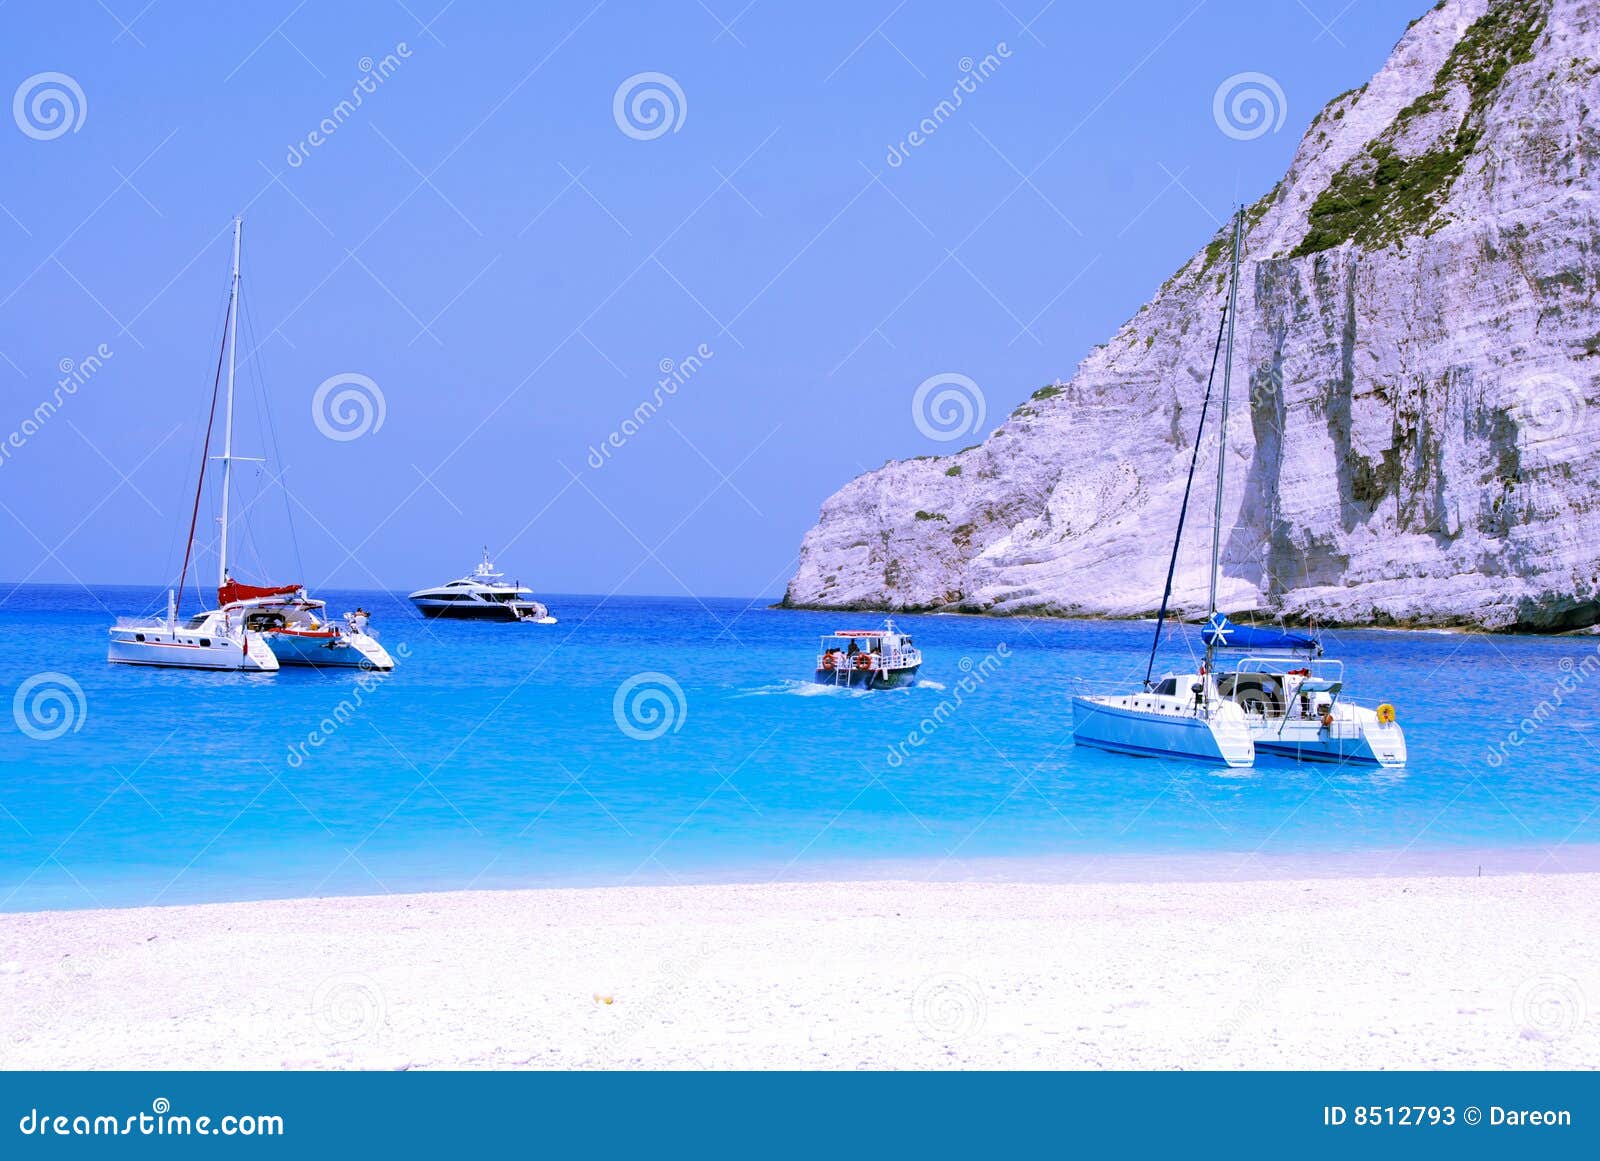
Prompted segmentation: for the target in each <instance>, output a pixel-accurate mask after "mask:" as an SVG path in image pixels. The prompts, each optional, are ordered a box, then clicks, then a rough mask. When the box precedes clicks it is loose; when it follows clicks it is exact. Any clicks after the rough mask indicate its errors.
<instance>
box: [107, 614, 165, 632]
mask: <svg viewBox="0 0 1600 1161" xmlns="http://www.w3.org/2000/svg"><path fill="white" fill-rule="evenodd" d="M116 627H117V628H118V629H165V628H166V627H167V622H166V618H164V617H154V616H138V617H118V618H117V624H116Z"/></svg>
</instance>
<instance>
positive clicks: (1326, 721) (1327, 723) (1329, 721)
mask: <svg viewBox="0 0 1600 1161" xmlns="http://www.w3.org/2000/svg"><path fill="white" fill-rule="evenodd" d="M1322 728H1323V729H1325V730H1331V729H1333V715H1332V714H1330V713H1326V712H1325V713H1323V715H1322Z"/></svg>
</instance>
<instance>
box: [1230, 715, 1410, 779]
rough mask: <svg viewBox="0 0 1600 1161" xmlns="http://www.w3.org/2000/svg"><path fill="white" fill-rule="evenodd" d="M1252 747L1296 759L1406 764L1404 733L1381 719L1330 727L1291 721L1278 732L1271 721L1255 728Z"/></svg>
mask: <svg viewBox="0 0 1600 1161" xmlns="http://www.w3.org/2000/svg"><path fill="white" fill-rule="evenodd" d="M1252 732H1254V733H1255V743H1256V749H1257V750H1258V751H1260V752H1261V753H1264V754H1271V755H1273V756H1274V757H1278V758H1292V759H1294V760H1295V761H1297V762H1336V763H1351V764H1355V765H1367V766H1381V767H1384V768H1385V769H1395V768H1398V767H1401V766H1404V765H1405V764H1406V736H1405V733H1404V732H1403V731H1402V730H1401V729H1400V727H1399V726H1398V725H1395V724H1394V723H1392V722H1391V723H1388V724H1384V723H1382V722H1370V723H1345V722H1338V721H1336V722H1335V723H1334V724H1333V728H1332V729H1323V728H1322V727H1321V726H1319V725H1315V724H1312V723H1305V724H1301V723H1296V722H1291V723H1288V724H1287V725H1285V726H1284V727H1283V729H1282V730H1281V731H1280V730H1279V728H1278V726H1277V725H1276V724H1275V723H1271V722H1269V723H1267V724H1266V725H1265V726H1264V727H1256V728H1255V729H1254V730H1253V731H1252Z"/></svg>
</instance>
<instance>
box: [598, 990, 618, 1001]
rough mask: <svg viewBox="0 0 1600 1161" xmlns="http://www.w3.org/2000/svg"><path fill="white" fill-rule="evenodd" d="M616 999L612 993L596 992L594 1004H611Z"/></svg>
mask: <svg viewBox="0 0 1600 1161" xmlns="http://www.w3.org/2000/svg"><path fill="white" fill-rule="evenodd" d="M615 998H616V997H615V996H613V995H612V994H611V993H610V992H596V993H595V994H594V1002H595V1003H597V1004H609V1003H611V1002H612V1001H613V1000H614V999H615Z"/></svg>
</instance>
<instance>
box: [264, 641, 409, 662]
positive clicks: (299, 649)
mask: <svg viewBox="0 0 1600 1161" xmlns="http://www.w3.org/2000/svg"><path fill="white" fill-rule="evenodd" d="M267 644H268V645H269V646H270V647H271V649H272V652H273V655H274V656H276V657H277V659H278V662H279V664H282V665H309V666H312V667H313V668H316V669H328V668H343V669H393V668H394V658H393V657H391V656H389V651H388V650H387V649H385V648H384V647H383V646H382V645H380V644H378V642H377V641H375V640H374V639H373V638H371V637H369V636H366V635H365V634H363V635H361V636H359V637H357V636H354V635H350V634H341V635H340V636H337V637H324V636H320V635H311V634H304V635H302V634H295V633H269V634H267Z"/></svg>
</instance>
